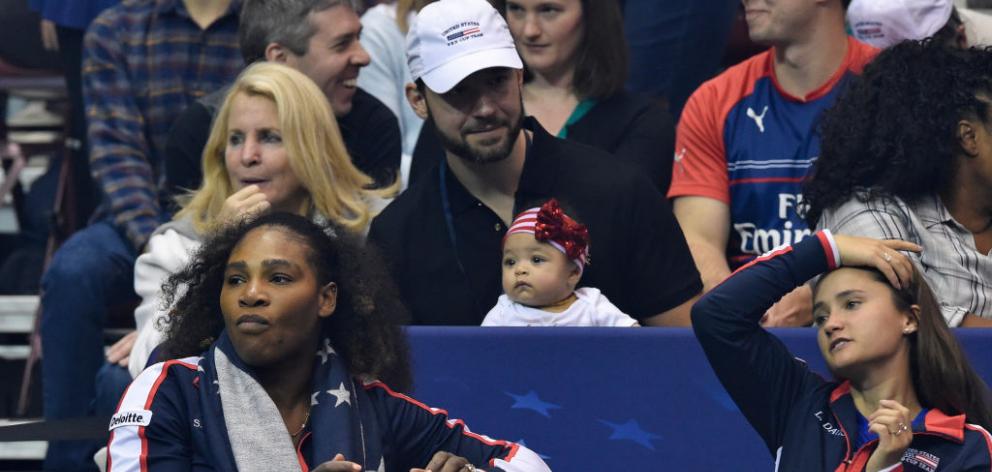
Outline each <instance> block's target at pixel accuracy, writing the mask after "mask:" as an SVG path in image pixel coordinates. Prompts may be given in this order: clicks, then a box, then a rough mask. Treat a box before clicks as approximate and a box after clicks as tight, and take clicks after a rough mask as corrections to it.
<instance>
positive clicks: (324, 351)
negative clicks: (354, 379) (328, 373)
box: [316, 338, 338, 365]
mask: <svg viewBox="0 0 992 472" xmlns="http://www.w3.org/2000/svg"><path fill="white" fill-rule="evenodd" d="M331 354H334V355H337V354H338V353H337V351H335V350H334V348H333V347H331V340H330V339H327V338H324V347H322V348H320V349H317V354H316V355H318V356H320V365H324V364H326V363H327V358H328V357H329V356H330V355H331Z"/></svg>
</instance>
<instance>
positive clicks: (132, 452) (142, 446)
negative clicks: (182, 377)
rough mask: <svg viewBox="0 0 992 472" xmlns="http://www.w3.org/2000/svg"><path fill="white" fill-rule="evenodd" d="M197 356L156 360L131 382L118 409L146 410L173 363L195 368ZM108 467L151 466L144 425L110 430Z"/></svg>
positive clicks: (121, 468)
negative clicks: (157, 361)
mask: <svg viewBox="0 0 992 472" xmlns="http://www.w3.org/2000/svg"><path fill="white" fill-rule="evenodd" d="M195 359H196V358H187V359H181V360H171V361H167V362H160V363H158V364H155V365H153V366H151V367H149V368H147V369H145V371H144V372H142V373H141V374H140V375H138V377H137V378H135V379H134V381H132V382H131V385H130V386H128V388H127V390H126V391H125V392H124V396H123V397H122V398H121V401H120V404H119V405H118V407H117V411H118V412H120V411H128V410H147V409H149V408H150V407H151V405H152V402H153V401H154V399H155V394H156V393H158V388H159V386H160V385H161V384H162V382H163V381H164V380H165V378H166V376H167V375H168V372H169V367H171V366H172V365H182V366H184V367H187V368H189V369H193V370H196V364H195V362H193V363H191V362H190V361H191V360H194V361H195ZM107 466H108V469H107V470H108V471H110V472H114V471H118V470H141V471H142V472H144V471H147V470H148V438H146V437H145V427H144V426H121V427H119V428H116V429H114V430H113V431H112V432H111V437H110V441H109V442H108V444H107Z"/></svg>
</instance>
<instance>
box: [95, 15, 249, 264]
mask: <svg viewBox="0 0 992 472" xmlns="http://www.w3.org/2000/svg"><path fill="white" fill-rule="evenodd" d="M239 10H240V1H238V0H234V1H233V2H232V4H231V6H230V7H229V8H228V11H227V12H226V13H225V14H224V15H223V16H222V17H220V18H218V19H217V20H216V21H214V22H213V23H212V24H211V25H210V26H209V27H207V28H206V29H201V28H200V27H199V26H198V25H197V24H196V23H195V22H194V21H193V20H192V18H191V17H190V15H189V12H188V11H187V10H186V7H185V5H184V4H183V2H182V1H181V0H125V1H124V2H123V3H122V4H120V5H118V6H115V7H112V8H110V9H107V10H105V11H104V12H103V13H102V14H100V16H99V17H97V18H96V20H94V21H93V23H92V24H91V25H90V28H89V30H88V31H87V33H86V37H85V40H84V46H83V47H84V58H83V95H84V98H85V101H86V118H87V124H88V133H89V141H90V163H91V164H90V165H91V168H92V171H93V174H94V177H95V178H96V179H97V181H98V182H99V183H100V186H101V188H102V190H103V192H104V194H105V199H104V203H103V204H102V205H101V207H100V208H99V209H98V211H97V213H96V214H95V215H94V219H99V218H106V217H108V216H110V217H112V218H113V222H114V224H115V225H116V226H117V227H118V228H119V229H121V230H122V232H123V233H124V234H125V235H126V236H127V238H128V240H129V241H131V244H132V245H133V246H134V248H135V250H136V251H140V250H141V248H142V247H143V246H144V244H145V242H147V241H148V238H149V237H150V236H151V234H152V231H154V230H155V228H156V227H157V226H158V225H159V224H161V223H163V222H165V221H166V220H167V219H168V218H167V215H165V214H164V213H163V211H162V208H161V205H160V202H159V200H158V199H159V184H160V182H159V180H160V178H161V176H162V174H163V172H162V170H161V169H162V167H163V162H162V160H163V158H164V154H165V141H166V136H167V134H168V131H169V128H170V127H171V125H172V121H173V119H175V118H176V116H178V115H179V113H180V112H182V111H183V110H184V109H185V108H186V106H187V105H189V104H191V103H193V101H194V100H196V99H197V98H199V97H202V96H204V95H206V94H208V93H210V92H212V91H214V90H216V89H218V88H220V87H221V86H223V85H224V84H226V83H229V82H231V81H232V80H233V79H234V78H235V77H236V76H237V74H238V72H239V71H240V70H241V69H242V67H243V61H242V59H241V52H240V49H239V47H238V11H239Z"/></svg>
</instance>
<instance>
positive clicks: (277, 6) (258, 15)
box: [238, 0, 354, 65]
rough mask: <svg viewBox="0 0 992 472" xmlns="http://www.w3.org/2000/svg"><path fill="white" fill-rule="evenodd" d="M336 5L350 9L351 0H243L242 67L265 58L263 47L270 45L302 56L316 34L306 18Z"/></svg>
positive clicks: (239, 33) (239, 32) (240, 34)
mask: <svg viewBox="0 0 992 472" xmlns="http://www.w3.org/2000/svg"><path fill="white" fill-rule="evenodd" d="M338 5H345V6H347V7H349V8H354V4H353V1H352V0H245V1H244V3H243V4H242V6H241V20H240V21H241V25H240V27H239V28H238V40H239V43H240V46H241V57H243V58H244V60H245V64H246V65H247V64H251V63H253V62H256V61H260V60H263V59H265V48H266V47H267V46H268V45H269V44H271V43H278V44H280V45H282V46H283V47H285V48H286V49H289V50H290V51H292V53H293V54H296V55H297V56H302V55H304V54H306V53H307V49H308V48H309V45H310V37H311V36H313V35H314V33H316V32H317V31H316V28H314V25H313V23H312V22H311V21H310V19H309V18H308V17H309V16H310V14H311V13H317V12H321V11H324V10H327V9H328V8H331V7H336V6H338Z"/></svg>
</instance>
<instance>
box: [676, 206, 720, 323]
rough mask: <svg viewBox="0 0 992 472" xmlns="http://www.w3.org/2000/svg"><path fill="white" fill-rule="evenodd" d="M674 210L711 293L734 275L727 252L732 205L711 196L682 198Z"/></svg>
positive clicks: (706, 286) (697, 267)
mask: <svg viewBox="0 0 992 472" xmlns="http://www.w3.org/2000/svg"><path fill="white" fill-rule="evenodd" d="M672 210H673V212H674V213H675V218H677V219H678V220H679V225H680V226H681V227H682V232H683V233H684V234H685V241H686V243H688V244H689V251H690V252H691V253H692V259H693V261H695V263H696V269H698V270H699V275H700V277H702V279H703V293H705V292H708V291H710V290H711V289H713V287H715V286H716V285H717V284H719V283H720V282H722V281H723V279H726V278H727V276H729V275H730V266H729V265H728V264H727V255H726V252H727V239H728V238H729V237H730V207H729V206H728V205H727V204H726V203H723V202H721V201H719V200H716V199H713V198H709V197H678V198H676V199H675V200H674V201H673V202H672ZM680 308H682V307H681V306H680V307H677V308H675V309H673V310H670V311H669V312H671V311H676V310H679V309H680Z"/></svg>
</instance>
